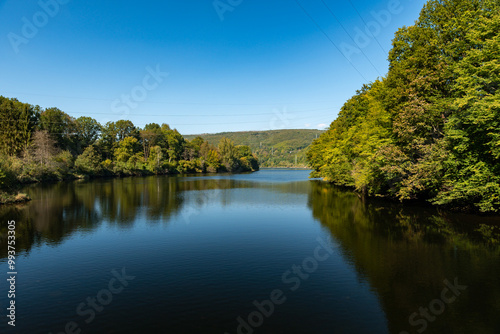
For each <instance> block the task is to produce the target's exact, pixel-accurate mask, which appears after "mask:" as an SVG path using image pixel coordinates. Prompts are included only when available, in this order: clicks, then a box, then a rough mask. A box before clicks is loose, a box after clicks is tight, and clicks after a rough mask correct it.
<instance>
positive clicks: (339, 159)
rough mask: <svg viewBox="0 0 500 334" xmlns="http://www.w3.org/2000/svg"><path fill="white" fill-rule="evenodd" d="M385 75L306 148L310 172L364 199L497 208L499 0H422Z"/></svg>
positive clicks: (364, 89)
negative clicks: (367, 196)
mask: <svg viewBox="0 0 500 334" xmlns="http://www.w3.org/2000/svg"><path fill="white" fill-rule="evenodd" d="M392 45H393V47H392V49H391V51H390V52H389V72H388V74H387V75H386V76H385V77H384V78H381V79H379V80H377V81H375V82H373V83H370V84H367V85H365V86H364V87H362V89H361V90H359V91H358V92H357V93H356V94H355V95H354V96H353V97H352V98H351V99H349V100H348V101H347V102H346V103H345V104H344V106H343V107H342V108H341V110H340V112H339V115H338V118H337V119H336V120H335V121H334V122H333V123H332V124H331V125H330V128H329V130H328V131H327V132H325V133H324V134H322V135H321V136H320V137H319V138H318V139H317V140H316V141H314V142H313V144H312V145H311V147H310V149H309V150H308V152H307V156H308V160H309V164H310V166H311V167H312V168H313V169H314V172H313V174H312V176H315V177H322V178H324V179H326V180H327V181H330V182H332V183H334V184H336V185H341V186H347V187H352V188H355V189H356V191H357V192H359V193H362V194H366V195H369V196H382V197H390V198H394V199H398V200H400V201H407V200H426V201H429V202H431V203H432V204H434V205H439V206H442V207H446V208H451V209H458V210H462V211H473V212H483V213H498V212H500V89H499V88H500V62H499V59H500V47H499V46H500V2H498V1H490V0H450V1H439V0H431V1H428V2H427V3H426V4H425V6H424V8H423V9H422V11H421V13H420V17H419V19H418V20H417V21H416V22H415V24H414V25H413V26H409V27H403V28H401V29H399V30H398V31H397V33H396V34H395V37H394V39H393V42H392Z"/></svg>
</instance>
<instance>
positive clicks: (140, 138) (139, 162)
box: [0, 96, 259, 202]
mask: <svg viewBox="0 0 500 334" xmlns="http://www.w3.org/2000/svg"><path fill="white" fill-rule="evenodd" d="M0 124H1V126H2V131H1V132H0V191H1V196H0V202H6V201H16V200H22V198H19V197H18V198H16V195H14V194H15V190H16V188H17V186H18V185H19V184H21V183H29V182H38V181H45V180H63V179H70V178H82V177H95V176H127V175H148V174H172V173H204V172H243V171H254V170H258V169H259V164H258V160H257V158H256V157H255V155H254V154H253V153H252V151H251V149H250V147H248V146H244V145H235V144H234V143H233V142H232V141H231V140H229V139H228V138H223V137H222V138H220V140H219V142H218V143H217V146H215V145H212V144H209V143H208V142H207V141H205V140H204V139H203V138H201V137H195V138H193V139H192V140H190V141H188V140H186V139H184V137H183V136H182V135H181V134H180V133H179V132H178V131H177V130H176V129H171V128H170V127H169V126H168V125H167V124H162V125H159V124H156V123H151V124H147V125H146V126H144V128H143V129H141V128H138V127H136V126H134V124H133V123H132V122H131V121H128V120H119V121H116V122H108V123H106V124H105V125H101V124H99V123H98V122H97V121H96V120H95V119H93V118H91V117H79V118H77V119H74V118H73V117H71V116H69V115H68V114H66V113H65V112H63V111H61V110H60V109H58V108H48V109H42V108H40V107H39V106H33V105H30V104H27V103H22V102H20V101H18V100H17V99H11V98H6V97H3V96H0Z"/></svg>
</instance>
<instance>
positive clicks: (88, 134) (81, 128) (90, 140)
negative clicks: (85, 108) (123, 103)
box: [75, 116, 102, 154]
mask: <svg viewBox="0 0 500 334" xmlns="http://www.w3.org/2000/svg"><path fill="white" fill-rule="evenodd" d="M75 127H76V131H77V138H78V154H81V153H82V152H83V151H84V150H85V149H86V148H87V147H89V146H90V145H93V144H94V143H95V142H96V141H97V139H98V138H99V136H100V134H101V128H102V126H101V124H99V122H97V121H96V120H95V119H93V118H91V117H85V116H82V117H79V118H77V119H76V120H75Z"/></svg>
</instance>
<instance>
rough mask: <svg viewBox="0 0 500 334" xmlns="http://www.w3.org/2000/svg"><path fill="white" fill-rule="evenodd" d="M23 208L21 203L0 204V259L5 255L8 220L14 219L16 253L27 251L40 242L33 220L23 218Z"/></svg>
mask: <svg viewBox="0 0 500 334" xmlns="http://www.w3.org/2000/svg"><path fill="white" fill-rule="evenodd" d="M23 209H24V206H23V205H9V206H0V219H1V224H0V259H2V258H5V257H7V235H8V233H7V231H8V229H7V226H8V221H11V220H15V221H16V245H15V247H16V253H19V251H22V250H24V251H27V252H29V251H30V250H31V248H32V247H33V246H34V245H36V244H38V243H39V242H40V236H39V234H38V233H37V232H36V231H35V227H34V224H33V220H32V219H25V216H24V213H23Z"/></svg>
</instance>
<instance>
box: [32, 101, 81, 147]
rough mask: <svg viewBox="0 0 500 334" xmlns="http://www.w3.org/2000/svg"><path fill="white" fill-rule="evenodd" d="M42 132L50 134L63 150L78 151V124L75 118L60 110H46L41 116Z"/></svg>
mask: <svg viewBox="0 0 500 334" xmlns="http://www.w3.org/2000/svg"><path fill="white" fill-rule="evenodd" d="M39 127H40V129H41V130H45V131H47V132H48V133H49V135H50V137H51V138H52V139H53V140H55V142H56V146H57V147H58V148H59V149H61V150H70V151H72V152H76V151H77V141H78V138H77V137H76V136H75V135H76V133H77V124H76V123H75V120H74V119H73V117H71V116H69V115H68V114H66V113H65V112H63V111H62V110H60V109H58V108H48V109H45V111H43V112H42V113H41V115H40V124H39Z"/></svg>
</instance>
